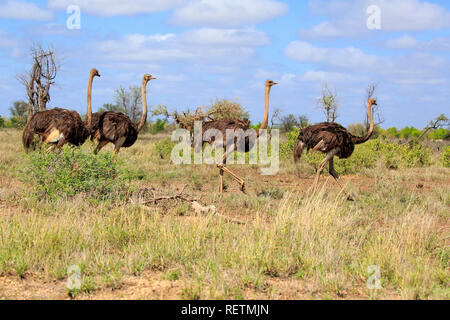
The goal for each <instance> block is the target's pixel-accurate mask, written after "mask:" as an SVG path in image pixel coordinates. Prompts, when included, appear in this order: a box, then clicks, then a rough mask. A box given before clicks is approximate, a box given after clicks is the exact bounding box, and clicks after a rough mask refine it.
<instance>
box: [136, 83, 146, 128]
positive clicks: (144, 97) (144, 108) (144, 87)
mask: <svg viewBox="0 0 450 320" xmlns="http://www.w3.org/2000/svg"><path fill="white" fill-rule="evenodd" d="M146 87H147V82H146V81H143V82H142V88H141V94H142V117H141V120H139V123H138V125H137V128H138V132H140V131H141V130H142V128H143V127H144V125H145V122H146V121H147V88H146Z"/></svg>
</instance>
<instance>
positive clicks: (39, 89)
mask: <svg viewBox="0 0 450 320" xmlns="http://www.w3.org/2000/svg"><path fill="white" fill-rule="evenodd" d="M30 54H31V57H32V61H33V66H32V68H31V70H30V71H29V72H28V73H24V74H21V75H18V76H17V79H18V80H19V81H20V82H21V83H22V84H23V85H24V86H25V90H26V92H27V96H28V120H29V119H31V117H32V115H33V114H34V113H35V112H38V111H44V110H46V108H47V103H48V102H49V101H50V88H51V86H52V85H53V84H55V79H56V75H57V73H58V70H59V69H60V65H59V64H58V63H57V62H56V59H55V52H54V50H53V48H51V47H48V48H44V47H43V46H42V45H41V44H39V43H37V44H34V45H33V46H32V47H31V49H30Z"/></svg>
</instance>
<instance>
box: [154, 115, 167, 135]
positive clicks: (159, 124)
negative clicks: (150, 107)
mask: <svg viewBox="0 0 450 320" xmlns="http://www.w3.org/2000/svg"><path fill="white" fill-rule="evenodd" d="M165 126H166V122H165V121H163V120H161V119H158V120H156V122H155V123H153V124H152V133H153V134H156V133H159V132H162V131H164V127H165Z"/></svg>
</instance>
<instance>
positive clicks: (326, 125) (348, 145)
mask: <svg viewBox="0 0 450 320" xmlns="http://www.w3.org/2000/svg"><path fill="white" fill-rule="evenodd" d="M373 105H375V106H376V105H377V102H376V100H375V99H369V102H368V104H367V114H368V116H369V122H370V126H369V131H368V132H367V134H366V135H365V136H364V137H357V136H354V135H352V134H351V133H350V132H348V131H347V129H345V128H344V127H343V126H341V125H340V124H337V123H332V122H322V123H318V124H315V125H312V126H309V127H307V128H305V129H303V130H302V131H301V132H300V134H299V136H298V138H297V142H296V144H295V148H294V161H295V162H297V160H298V159H299V158H300V157H301V155H302V152H303V149H304V147H305V146H306V147H307V149H308V150H309V149H312V151H313V152H315V151H320V152H323V153H326V157H325V159H324V160H323V161H322V162H321V163H320V165H319V167H318V168H317V173H316V179H315V181H314V187H313V190H314V192H315V190H316V187H317V183H318V182H319V177H320V174H321V172H322V171H323V169H324V167H325V165H326V163H327V162H328V164H329V172H330V174H331V176H332V177H333V178H334V179H335V180H336V182H337V183H338V184H339V186H340V187H341V189H342V190H343V191H344V192H345V193H346V194H347V197H348V198H347V199H348V200H353V199H352V196H351V195H350V194H349V193H348V192H347V191H346V190H345V188H344V187H343V186H342V184H341V183H340V182H339V175H338V174H337V172H336V171H335V170H334V163H333V159H334V157H335V156H338V157H339V158H341V159H346V158H348V157H350V156H351V155H352V153H353V150H354V149H355V144H361V143H364V142H366V141H367V140H369V138H370V137H371V136H372V133H373V129H374V124H373V116H372V106H373Z"/></svg>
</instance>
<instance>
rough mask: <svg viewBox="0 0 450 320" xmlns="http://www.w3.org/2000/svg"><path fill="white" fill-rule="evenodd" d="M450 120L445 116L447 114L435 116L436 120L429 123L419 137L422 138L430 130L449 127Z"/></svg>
mask: <svg viewBox="0 0 450 320" xmlns="http://www.w3.org/2000/svg"><path fill="white" fill-rule="evenodd" d="M449 126H450V122H449V120H448V118H447V117H446V116H445V114H441V115H440V116H439V117H437V118H435V119H434V120H431V121H430V122H429V123H428V125H427V126H426V127H425V128H424V129H423V132H422V134H421V135H420V136H419V139H421V138H422V137H423V136H425V134H426V133H427V132H428V131H430V130H439V129H441V128H442V127H449Z"/></svg>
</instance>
